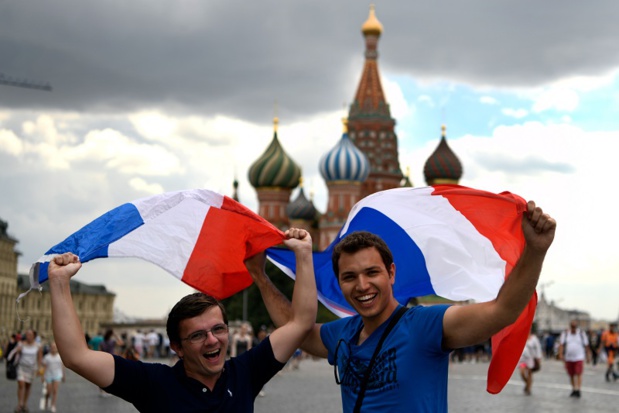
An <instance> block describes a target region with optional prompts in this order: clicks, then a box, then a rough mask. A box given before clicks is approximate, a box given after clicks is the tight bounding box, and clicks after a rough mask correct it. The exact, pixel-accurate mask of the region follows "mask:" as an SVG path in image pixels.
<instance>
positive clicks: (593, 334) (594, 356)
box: [588, 330, 602, 366]
mask: <svg viewBox="0 0 619 413" xmlns="http://www.w3.org/2000/svg"><path fill="white" fill-rule="evenodd" d="M588 336H589V348H590V349H591V364H593V365H594V366H595V365H597V364H598V355H599V348H600V341H601V340H602V332H601V331H597V330H590V331H589V332H588Z"/></svg>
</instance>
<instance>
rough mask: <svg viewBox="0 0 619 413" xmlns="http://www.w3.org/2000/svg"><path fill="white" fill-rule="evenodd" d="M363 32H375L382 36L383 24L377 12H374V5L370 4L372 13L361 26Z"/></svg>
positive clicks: (366, 33)
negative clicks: (377, 16)
mask: <svg viewBox="0 0 619 413" xmlns="http://www.w3.org/2000/svg"><path fill="white" fill-rule="evenodd" d="M361 32H362V33H363V34H364V35H365V36H367V35H368V34H375V35H377V36H380V34H381V33H382V32H383V25H382V24H381V23H380V22H379V21H378V19H377V18H376V13H375V12H374V5H373V4H370V15H369V17H368V19H367V20H366V21H365V23H363V26H361Z"/></svg>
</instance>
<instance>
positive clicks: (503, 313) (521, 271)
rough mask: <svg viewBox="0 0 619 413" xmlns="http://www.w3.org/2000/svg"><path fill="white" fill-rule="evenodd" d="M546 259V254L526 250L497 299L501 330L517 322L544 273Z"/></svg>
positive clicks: (498, 320) (497, 314)
mask: <svg viewBox="0 0 619 413" xmlns="http://www.w3.org/2000/svg"><path fill="white" fill-rule="evenodd" d="M544 257H545V253H540V252H537V251H532V250H529V249H527V248H525V250H524V252H523V254H522V256H521V258H520V260H519V261H518V263H517V264H516V266H515V267H514V269H513V270H512V272H511V274H510V276H509V277H508V278H507V280H506V281H505V284H504V285H503V287H502V288H501V290H500V291H499V294H498V295H497V298H496V309H497V311H496V320H497V323H498V324H500V325H498V326H497V327H498V328H499V330H500V329H502V328H503V327H505V326H507V325H509V324H512V323H513V322H515V321H516V319H517V318H518V316H519V315H520V313H522V310H524V308H525V307H526V305H527V304H528V302H529V301H530V299H531V296H532V295H533V293H534V292H535V288H536V286H537V282H538V280H539V277H540V274H541V272H542V264H543V262H544ZM493 334H494V333H493Z"/></svg>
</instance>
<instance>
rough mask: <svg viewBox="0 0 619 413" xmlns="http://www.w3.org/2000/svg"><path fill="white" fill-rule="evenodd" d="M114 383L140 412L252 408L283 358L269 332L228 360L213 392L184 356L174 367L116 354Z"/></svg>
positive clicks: (113, 391) (111, 390)
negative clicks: (192, 371) (191, 374)
mask: <svg viewBox="0 0 619 413" xmlns="http://www.w3.org/2000/svg"><path fill="white" fill-rule="evenodd" d="M114 364H115V371H114V382H113V383H112V384H111V385H110V386H108V387H107V388H104V389H103V390H105V391H106V392H108V393H110V394H113V395H116V396H118V397H120V398H122V399H124V400H126V401H128V402H129V403H131V404H133V405H134V406H135V407H136V409H138V410H139V411H140V412H253V411H254V399H255V398H256V396H257V395H258V393H259V392H260V390H261V389H262V387H263V386H264V384H265V383H266V382H267V381H269V380H270V379H271V378H272V377H273V376H274V375H275V374H276V373H277V372H278V371H280V370H281V369H282V367H284V365H285V363H280V362H279V361H277V360H276V359H275V356H274V355H273V349H272V347H271V341H270V339H269V337H267V338H266V339H265V340H262V342H261V343H260V344H259V345H258V346H256V347H253V348H252V349H251V350H249V351H246V352H245V353H243V354H241V355H240V356H238V357H234V358H231V359H230V360H227V361H226V362H225V364H224V371H223V372H222V374H221V377H220V378H219V380H217V383H216V384H215V388H214V389H213V391H210V390H209V389H208V388H207V387H206V386H205V385H203V384H202V383H200V382H199V381H198V380H195V379H193V378H191V377H187V375H186V374H185V368H184V367H183V361H182V360H180V361H178V362H177V363H176V364H175V365H174V366H173V367H170V366H168V365H165V364H160V363H144V362H141V361H132V360H127V359H124V358H122V357H120V356H114Z"/></svg>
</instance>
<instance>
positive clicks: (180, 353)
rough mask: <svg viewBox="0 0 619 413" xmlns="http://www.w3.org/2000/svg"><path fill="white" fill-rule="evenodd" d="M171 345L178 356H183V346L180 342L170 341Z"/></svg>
mask: <svg viewBox="0 0 619 413" xmlns="http://www.w3.org/2000/svg"><path fill="white" fill-rule="evenodd" d="M170 347H171V348H172V350H174V352H175V353H176V354H177V355H178V357H180V358H183V347H182V346H181V345H180V344H179V343H174V342H170Z"/></svg>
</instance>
